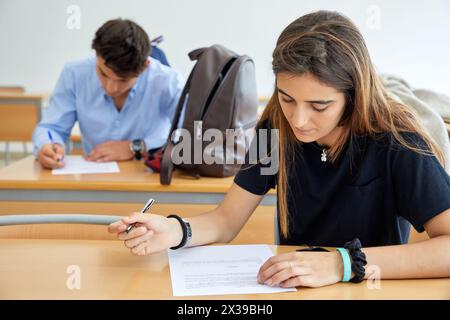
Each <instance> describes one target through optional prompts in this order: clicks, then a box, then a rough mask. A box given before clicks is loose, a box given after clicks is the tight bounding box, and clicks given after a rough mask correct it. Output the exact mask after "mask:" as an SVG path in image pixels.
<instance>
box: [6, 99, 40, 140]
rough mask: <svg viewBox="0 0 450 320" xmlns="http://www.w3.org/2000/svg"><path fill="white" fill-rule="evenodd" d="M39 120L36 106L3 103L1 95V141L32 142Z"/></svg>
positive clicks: (38, 111)
mask: <svg viewBox="0 0 450 320" xmlns="http://www.w3.org/2000/svg"><path fill="white" fill-rule="evenodd" d="M39 119H40V110H39V108H38V107H36V105H35V104H32V103H26V102H24V103H11V102H9V101H8V100H4V101H2V98H1V95H0V141H31V137H32V135H33V130H34V128H35V127H36V125H37V123H38V122H39Z"/></svg>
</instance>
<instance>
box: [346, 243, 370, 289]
mask: <svg viewBox="0 0 450 320" xmlns="http://www.w3.org/2000/svg"><path fill="white" fill-rule="evenodd" d="M344 248H345V249H347V250H348V252H349V254H350V256H351V258H352V271H353V273H354V274H355V276H354V277H353V278H351V279H350V282H353V283H359V282H361V281H363V280H364V276H365V275H366V270H365V268H364V267H365V265H366V264H367V260H366V255H365V254H364V252H362V251H361V248H362V245H361V241H359V239H358V238H356V239H354V240H352V241H349V242H347V243H345V244H344Z"/></svg>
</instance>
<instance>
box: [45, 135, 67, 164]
mask: <svg viewBox="0 0 450 320" xmlns="http://www.w3.org/2000/svg"><path fill="white" fill-rule="evenodd" d="M47 134H48V138H49V139H50V142H51V144H52V149H53V152H54V153H56V149H55V141H54V140H53V136H52V133H51V132H50V130H47ZM63 160H64V155H63V156H62V157H61V159H58V162H61V161H63Z"/></svg>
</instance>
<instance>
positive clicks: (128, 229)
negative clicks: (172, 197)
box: [125, 198, 155, 233]
mask: <svg viewBox="0 0 450 320" xmlns="http://www.w3.org/2000/svg"><path fill="white" fill-rule="evenodd" d="M154 203H155V199H153V198H150V199H148V201H147V203H146V204H145V206H144V207H143V208H142V209H141V212H140V213H146V212H147V211H148V209H150V207H151V206H152V205H153V204H154ZM135 225H136V222H135V223H132V224H130V225H129V226H128V227H127V229H126V230H125V232H126V233H128V232H130V231H131V229H133V228H134V226H135Z"/></svg>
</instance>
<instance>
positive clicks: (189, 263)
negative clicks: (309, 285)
mask: <svg viewBox="0 0 450 320" xmlns="http://www.w3.org/2000/svg"><path fill="white" fill-rule="evenodd" d="M168 256H169V265H170V276H171V278H172V290H173V295H174V296H194V295H215V294H248V293H273V292H286V291H296V289H295V288H290V289H285V288H279V287H270V286H267V285H262V284H259V283H258V281H257V279H256V277H257V275H258V271H259V268H260V267H261V266H262V264H263V263H264V262H265V261H266V260H267V259H268V258H270V257H271V256H273V253H272V251H271V250H270V248H269V246H267V245H227V246H204V247H194V248H186V249H180V250H169V252H168Z"/></svg>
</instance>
